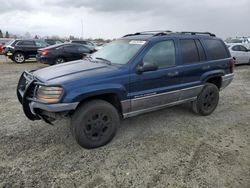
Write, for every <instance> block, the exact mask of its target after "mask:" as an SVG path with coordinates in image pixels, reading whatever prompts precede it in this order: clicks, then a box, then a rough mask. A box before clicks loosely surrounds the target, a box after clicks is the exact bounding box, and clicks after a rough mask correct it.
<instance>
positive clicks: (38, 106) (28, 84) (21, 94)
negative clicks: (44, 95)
mask: <svg viewBox="0 0 250 188" xmlns="http://www.w3.org/2000/svg"><path fill="white" fill-rule="evenodd" d="M38 86H39V83H38V82H36V80H35V79H34V78H33V75H32V74H30V73H28V72H24V73H23V74H22V76H21V77H20V79H19V82H18V85H17V97H18V100H19V102H20V103H21V104H22V107H23V111H24V114H25V115H26V117H27V118H29V119H30V120H39V119H44V117H43V112H49V113H58V112H67V111H71V110H75V109H76V107H77V105H78V104H79V102H74V103H55V104H48V103H42V102H41V101H39V100H37V99H36V97H35V95H36V94H35V93H36V88H37V87H38Z"/></svg>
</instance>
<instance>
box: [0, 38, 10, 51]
mask: <svg viewBox="0 0 250 188" xmlns="http://www.w3.org/2000/svg"><path fill="white" fill-rule="evenodd" d="M11 40H13V39H10V38H0V55H2V54H3V52H4V46H5V45H6V44H8V43H9V42H10V41H11Z"/></svg>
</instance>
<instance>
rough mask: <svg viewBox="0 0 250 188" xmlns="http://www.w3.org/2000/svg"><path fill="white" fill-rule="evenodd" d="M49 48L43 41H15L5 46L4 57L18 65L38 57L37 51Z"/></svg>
mask: <svg viewBox="0 0 250 188" xmlns="http://www.w3.org/2000/svg"><path fill="white" fill-rule="evenodd" d="M46 46H48V44H47V43H46V42H44V41H43V40H23V39H17V40H13V41H12V42H11V43H9V44H8V45H6V46H5V49H4V55H6V56H7V57H8V58H10V59H11V60H12V61H15V62H16V63H24V62H25V60H26V59H29V58H34V57H36V54H37V50H38V49H39V48H44V47H46Z"/></svg>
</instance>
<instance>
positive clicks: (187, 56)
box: [180, 39, 200, 64]
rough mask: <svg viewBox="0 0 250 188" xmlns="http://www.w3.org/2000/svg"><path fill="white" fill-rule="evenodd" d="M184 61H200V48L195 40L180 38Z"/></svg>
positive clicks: (186, 62)
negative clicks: (198, 48)
mask: <svg viewBox="0 0 250 188" xmlns="http://www.w3.org/2000/svg"><path fill="white" fill-rule="evenodd" d="M180 45H181V54H182V61H183V63H184V64H188V63H196V62H199V61H200V58H199V54H198V50H197V47H196V44H195V42H194V40H190V39H188V40H186V39H185V40H180Z"/></svg>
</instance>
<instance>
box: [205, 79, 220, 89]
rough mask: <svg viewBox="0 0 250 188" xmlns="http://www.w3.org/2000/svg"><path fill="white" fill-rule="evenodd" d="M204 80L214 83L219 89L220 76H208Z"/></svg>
mask: <svg viewBox="0 0 250 188" xmlns="http://www.w3.org/2000/svg"><path fill="white" fill-rule="evenodd" d="M206 82H207V83H211V84H214V85H216V86H217V88H218V89H220V88H221V85H222V78H221V76H216V77H213V78H209V79H208V80H207V81H206Z"/></svg>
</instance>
